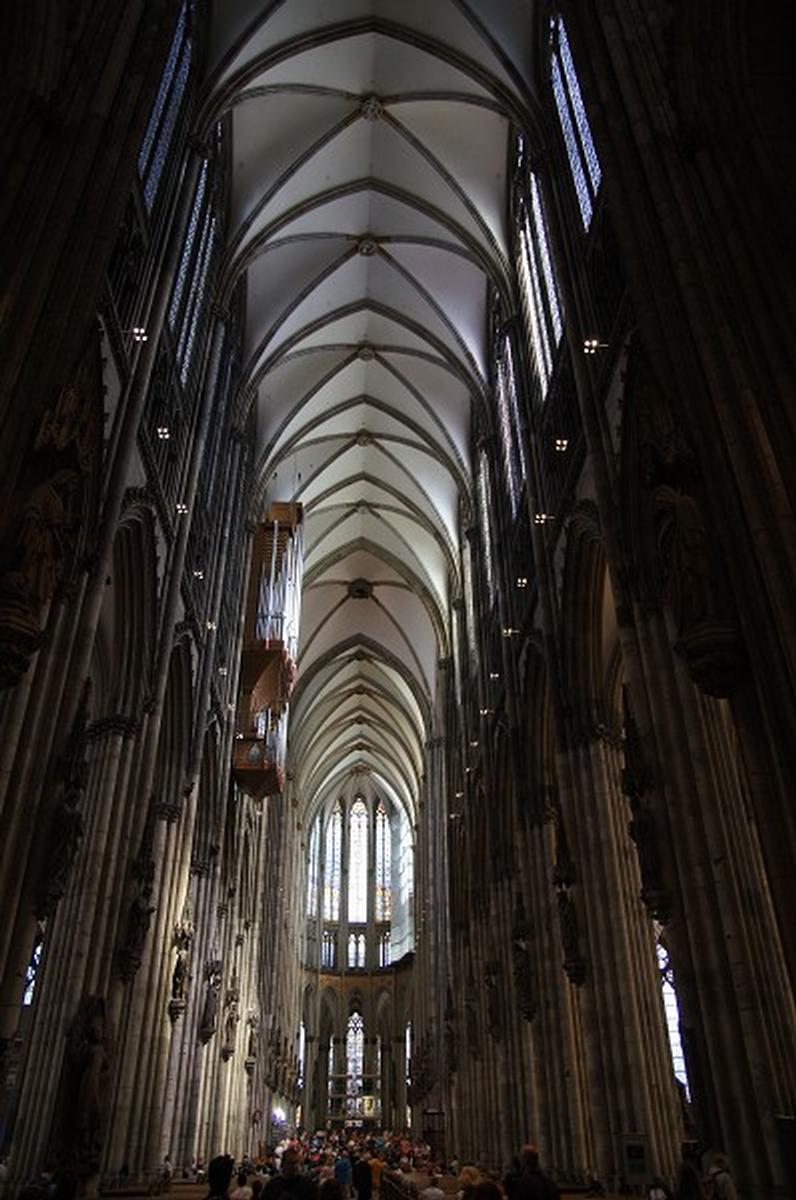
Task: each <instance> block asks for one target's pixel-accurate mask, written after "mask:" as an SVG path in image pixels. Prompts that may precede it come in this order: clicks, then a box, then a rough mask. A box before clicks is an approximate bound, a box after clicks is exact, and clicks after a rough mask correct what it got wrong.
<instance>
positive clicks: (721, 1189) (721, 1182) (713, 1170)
mask: <svg viewBox="0 0 796 1200" xmlns="http://www.w3.org/2000/svg"><path fill="white" fill-rule="evenodd" d="M708 1188H709V1190H708V1195H709V1196H711V1197H715V1200H738V1192H737V1190H736V1187H735V1181H734V1179H733V1177H732V1175H731V1174H730V1164H729V1161H728V1159H727V1156H726V1154H714V1155H713V1161H712V1162H711V1164H710V1167H709V1169H708Z"/></svg>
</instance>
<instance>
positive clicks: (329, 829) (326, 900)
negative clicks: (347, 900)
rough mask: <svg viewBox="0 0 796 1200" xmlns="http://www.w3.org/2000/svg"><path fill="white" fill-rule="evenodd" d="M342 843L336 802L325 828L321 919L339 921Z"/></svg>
mask: <svg viewBox="0 0 796 1200" xmlns="http://www.w3.org/2000/svg"><path fill="white" fill-rule="evenodd" d="M342 842H343V810H342V808H341V806H340V801H339V800H338V802H337V804H336V805H335V807H334V809H333V811H332V815H331V816H330V818H329V824H328V825H327V826H326V862H325V864H324V876H323V919H324V920H325V921H339V920H340V854H341V850H342Z"/></svg>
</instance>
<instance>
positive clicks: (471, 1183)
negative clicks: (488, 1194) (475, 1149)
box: [456, 1165, 481, 1200]
mask: <svg viewBox="0 0 796 1200" xmlns="http://www.w3.org/2000/svg"><path fill="white" fill-rule="evenodd" d="M480 1178H481V1172H480V1171H479V1170H478V1167H473V1166H471V1165H468V1166H465V1167H462V1169H461V1171H460V1172H459V1178H458V1179H457V1180H456V1182H457V1184H458V1185H459V1190H458V1192H457V1193H456V1200H473V1196H474V1192H475V1187H476V1184H477V1183H478V1181H479V1180H480Z"/></svg>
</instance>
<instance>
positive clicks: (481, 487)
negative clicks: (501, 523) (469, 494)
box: [478, 450, 495, 600]
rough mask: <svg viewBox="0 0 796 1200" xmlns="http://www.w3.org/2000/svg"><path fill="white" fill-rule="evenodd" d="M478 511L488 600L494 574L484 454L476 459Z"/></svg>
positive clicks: (492, 586)
mask: <svg viewBox="0 0 796 1200" xmlns="http://www.w3.org/2000/svg"><path fill="white" fill-rule="evenodd" d="M478 510H479V515H480V517H481V541H482V545H483V549H484V574H485V575H486V586H487V590H488V592H489V598H490V600H494V598H495V573H494V568H493V563H492V500H491V497H490V494H489V462H488V460H487V457H486V452H485V451H484V450H482V451H481V453H480V455H479V459H478Z"/></svg>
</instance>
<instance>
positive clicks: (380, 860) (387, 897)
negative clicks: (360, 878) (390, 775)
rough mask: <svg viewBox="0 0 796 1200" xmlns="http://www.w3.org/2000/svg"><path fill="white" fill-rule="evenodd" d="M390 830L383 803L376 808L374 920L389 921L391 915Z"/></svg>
mask: <svg viewBox="0 0 796 1200" xmlns="http://www.w3.org/2000/svg"><path fill="white" fill-rule="evenodd" d="M391 839H392V830H391V829H390V818H389V817H388V816H387V809H386V808H385V807H384V801H383V800H380V801H379V803H378V806H377V808H376V920H377V921H389V919H390V917H391V915H392V887H391V876H392V841H391Z"/></svg>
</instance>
